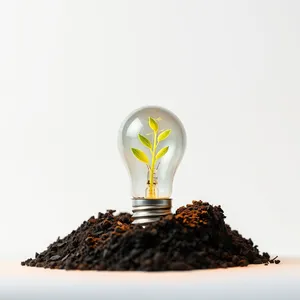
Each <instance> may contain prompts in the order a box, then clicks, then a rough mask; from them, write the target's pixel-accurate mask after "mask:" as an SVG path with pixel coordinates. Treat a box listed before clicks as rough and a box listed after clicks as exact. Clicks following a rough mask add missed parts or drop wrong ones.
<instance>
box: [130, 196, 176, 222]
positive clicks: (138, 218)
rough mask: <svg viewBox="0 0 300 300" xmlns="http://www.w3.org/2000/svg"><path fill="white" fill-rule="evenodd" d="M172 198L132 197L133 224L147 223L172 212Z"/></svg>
mask: <svg viewBox="0 0 300 300" xmlns="http://www.w3.org/2000/svg"><path fill="white" fill-rule="evenodd" d="M171 208H172V199H132V212H133V216H132V217H133V219H134V221H133V224H141V225H146V224H149V223H152V222H155V221H158V220H159V219H160V217H163V216H167V215H170V214H172V212H171Z"/></svg>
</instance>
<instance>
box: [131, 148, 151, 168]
mask: <svg viewBox="0 0 300 300" xmlns="http://www.w3.org/2000/svg"><path fill="white" fill-rule="evenodd" d="M131 151H132V153H133V155H134V156H135V157H136V158H137V159H138V160H140V161H142V162H144V163H145V164H148V163H149V159H148V157H147V155H146V154H145V153H144V152H143V151H142V150H139V149H136V148H131Z"/></svg>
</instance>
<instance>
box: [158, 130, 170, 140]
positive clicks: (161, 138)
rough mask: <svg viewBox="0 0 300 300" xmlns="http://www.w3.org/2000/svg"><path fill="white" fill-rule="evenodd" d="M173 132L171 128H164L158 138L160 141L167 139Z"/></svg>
mask: <svg viewBox="0 0 300 300" xmlns="http://www.w3.org/2000/svg"><path fill="white" fill-rule="evenodd" d="M170 133H171V129H166V130H164V131H163V132H162V133H161V134H160V135H159V136H158V138H157V141H158V142H161V141H163V140H165V139H166V138H167V137H168V136H169V135H170Z"/></svg>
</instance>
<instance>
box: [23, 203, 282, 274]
mask: <svg viewBox="0 0 300 300" xmlns="http://www.w3.org/2000/svg"><path fill="white" fill-rule="evenodd" d="M114 212H115V211H114V210H108V211H107V212H106V213H105V214H103V213H99V214H98V217H97V218H95V217H91V218H90V219H89V220H88V221H85V222H83V224H82V225H81V226H80V227H79V228H78V229H77V230H73V231H72V232H71V233H70V234H69V235H67V236H66V237H65V238H63V239H60V238H58V239H57V241H56V242H54V243H52V244H51V245H50V246H49V247H48V249H47V250H45V251H44V252H42V253H40V254H38V253H36V255H35V258H34V259H31V258H30V259H27V260H26V261H24V262H22V263H21V264H22V265H23V266H24V265H26V266H31V267H43V268H51V269H66V270H114V271H121V270H132V271H168V270H193V269H212V268H228V267H235V266H241V267H245V266H248V265H249V264H265V265H268V264H269V263H275V264H278V263H279V262H280V261H279V260H276V258H277V257H276V258H273V259H270V256H269V254H268V253H265V252H264V253H262V254H260V253H259V250H258V247H257V246H256V245H254V244H253V242H252V240H251V239H245V238H243V237H242V236H241V235H240V234H239V233H238V231H236V230H232V229H231V228H230V226H229V225H227V224H225V222H224V219H225V216H224V213H223V210H222V209H221V207H220V206H212V205H210V204H209V203H207V202H202V201H193V203H192V204H188V205H187V206H185V207H180V208H178V209H177V211H176V213H175V214H174V215H170V216H167V217H165V218H162V219H161V220H160V221H157V222H155V223H152V224H149V225H147V226H146V227H145V228H143V227H142V226H140V225H133V224H132V223H131V222H132V216H131V215H130V214H128V213H121V214H119V215H118V216H114Z"/></svg>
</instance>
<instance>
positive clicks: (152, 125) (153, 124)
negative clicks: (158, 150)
mask: <svg viewBox="0 0 300 300" xmlns="http://www.w3.org/2000/svg"><path fill="white" fill-rule="evenodd" d="M149 126H150V128H151V129H152V130H153V131H155V132H157V131H158V124H157V122H156V121H155V120H154V119H153V118H151V117H149Z"/></svg>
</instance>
